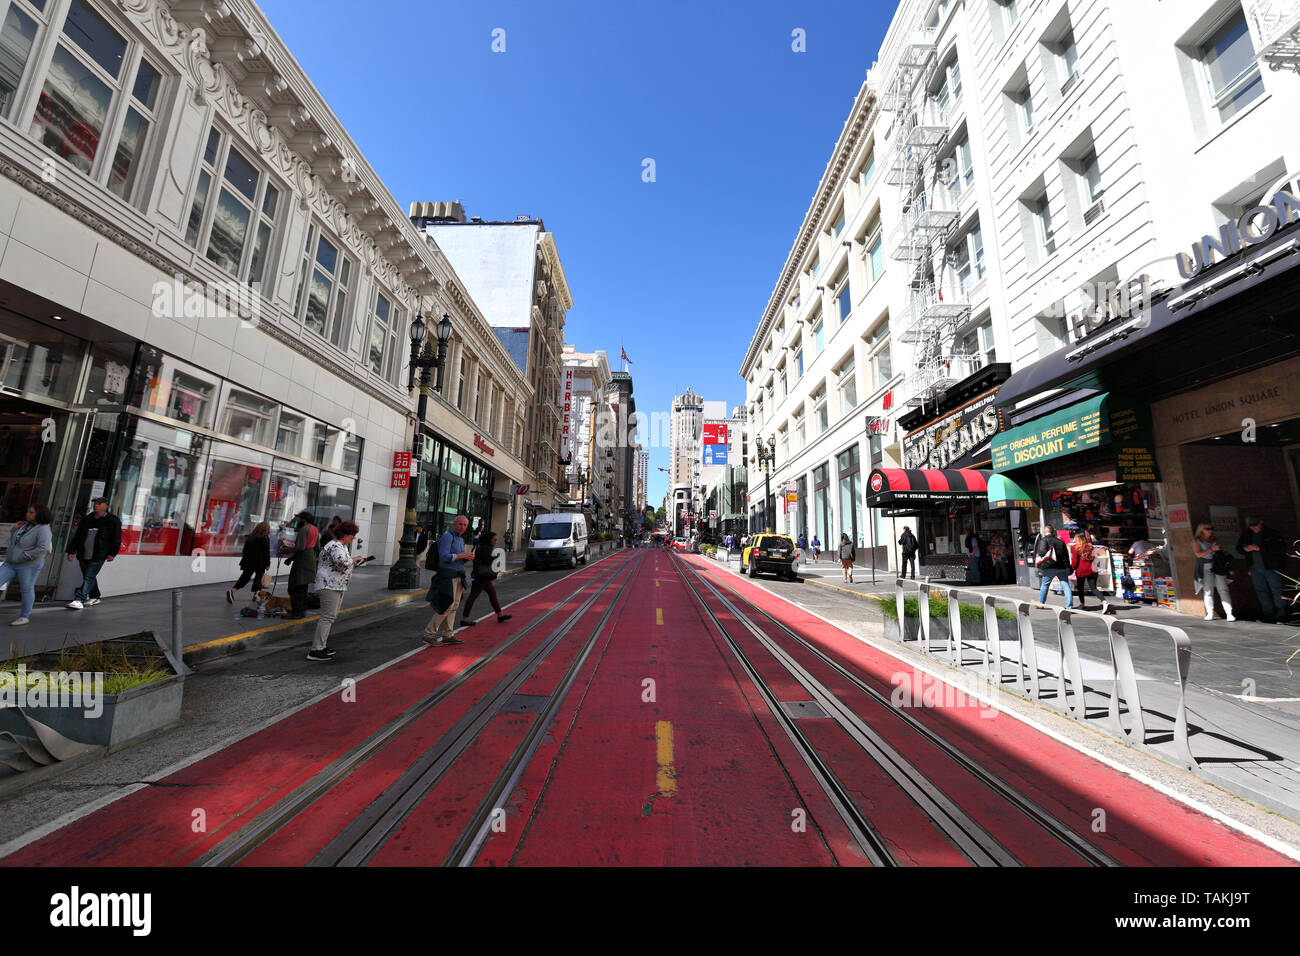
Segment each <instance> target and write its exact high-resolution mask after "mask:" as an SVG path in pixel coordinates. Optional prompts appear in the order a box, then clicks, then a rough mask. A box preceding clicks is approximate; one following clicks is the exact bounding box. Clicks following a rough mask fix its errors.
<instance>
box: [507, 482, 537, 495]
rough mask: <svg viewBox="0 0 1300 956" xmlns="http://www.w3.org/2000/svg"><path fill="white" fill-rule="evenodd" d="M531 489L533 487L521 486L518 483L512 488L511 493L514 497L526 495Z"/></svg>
mask: <svg viewBox="0 0 1300 956" xmlns="http://www.w3.org/2000/svg"><path fill="white" fill-rule="evenodd" d="M531 489H532V485H521V484H519V483H518V482H516V483H514V484H512V485H511V486H510V493H511V494H512V495H526V494H528V492H529V491H530V490H531Z"/></svg>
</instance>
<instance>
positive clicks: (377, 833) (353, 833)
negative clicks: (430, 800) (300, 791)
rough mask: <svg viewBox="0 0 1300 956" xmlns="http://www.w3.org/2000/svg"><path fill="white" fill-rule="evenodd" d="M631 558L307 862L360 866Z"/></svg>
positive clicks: (436, 782) (529, 675)
mask: <svg viewBox="0 0 1300 956" xmlns="http://www.w3.org/2000/svg"><path fill="white" fill-rule="evenodd" d="M634 560H635V557H630V558H629V559H628V560H627V561H625V562H624V563H623V564H621V565H620V566H619V568H618V569H617V571H615V573H614V574H613V575H611V576H610V577H609V578H607V579H606V580H605V581H604V582H603V583H602V584H601V585H600V587H599V589H598V590H597V591H595V592H594V593H593V594H592V595H591V596H590V597H588V598H587V599H586V600H585V601H584V602H583V603H582V605H581V606H579V607H578V608H577V609H576V610H575V611H574V612H573V613H572V614H570V615H569V616H568V617H567V618H565V620H564V621H563V622H562V623H561V624H560V626H559V627H557V628H556V629H555V630H554V631H552V632H551V633H550V634H549V635H547V637H546V639H545V640H543V641H542V642H541V643H540V644H538V645H537V647H535V648H533V650H531V651H530V652H529V653H528V654H527V655H526V656H525V657H524V658H523V659H522V660H521V661H520V662H519V663H518V664H516V665H515V666H514V667H513V668H512V669H511V670H510V672H509V673H508V674H507V675H506V676H505V677H503V678H502V679H501V680H499V681H498V682H497V683H496V684H495V685H494V686H493V688H492V689H491V690H489V691H488V692H487V693H486V694H485V695H484V696H483V697H482V698H481V699H480V700H479V702H478V703H477V704H475V705H474V706H473V707H471V708H470V709H469V710H468V711H466V712H465V713H464V714H463V715H461V717H460V719H458V720H457V721H456V723H455V724H454V725H453V726H452V727H451V729H450V730H448V731H447V732H446V733H444V734H443V735H442V736H441V737H440V738H439V739H438V740H437V742H435V743H434V745H433V746H432V747H430V748H429V749H428V750H426V751H425V752H424V753H423V754H422V755H421V756H420V757H419V758H418V759H417V760H416V761H415V762H414V763H413V764H411V765H410V766H409V767H407V769H406V770H404V771H403V772H402V774H401V775H400V776H399V777H398V778H397V780H396V781H394V782H393V783H392V784H390V785H389V786H388V787H387V788H385V790H384V792H383V793H381V794H380V795H379V796H378V797H377V798H376V799H375V800H374V801H373V802H371V804H370V805H369V806H368V807H366V809H365V810H364V811H362V813H360V814H359V815H358V816H356V817H355V818H354V819H353V820H352V821H351V822H350V823H349V824H348V825H347V827H345V828H344V829H343V831H342V832H341V833H339V834H337V835H336V836H335V837H334V839H332V840H331V841H330V842H329V843H328V844H327V845H326V846H325V848H324V849H322V850H321V851H320V852H319V853H318V854H317V855H316V857H315V858H314V859H313V860H312V861H311V862H310V863H309V864H308V866H361V865H363V864H365V863H366V862H367V861H368V860H369V859H370V858H371V857H372V856H374V854H375V853H376V852H378V851H379V849H380V848H381V847H382V846H383V845H384V844H385V843H386V842H387V841H388V839H389V838H390V837H391V836H392V834H393V833H395V832H396V831H397V829H398V828H399V827H400V826H401V825H402V824H403V823H404V822H405V821H406V819H407V817H409V816H410V815H411V813H412V812H413V811H414V810H415V809H416V807H418V806H419V805H420V804H421V803H422V802H423V801H424V799H425V797H427V796H428V794H429V792H430V791H431V790H432V789H433V788H434V787H435V786H437V784H438V783H439V781H441V780H442V778H443V777H444V776H445V775H446V773H447V771H448V770H449V769H450V768H451V767H452V766H453V765H454V764H455V763H456V761H457V760H459V759H460V757H461V756H462V755H463V754H464V753H465V751H466V750H468V749H469V747H470V746H471V745H472V744H473V743H474V742H475V741H476V740H477V739H478V736H479V734H480V733H482V731H483V729H484V728H485V727H486V726H487V725H488V724H489V723H490V722H491V720H492V718H494V717H495V716H496V715H497V714H498V713H499V712H500V711H501V708H502V706H503V705H504V703H505V702H506V701H507V700H508V699H509V698H510V697H511V696H513V695H514V694H515V693H516V692H517V691H518V689H519V688H520V687H521V686H522V685H523V684H524V683H525V681H527V680H528V678H529V677H531V676H532V675H533V673H534V672H535V671H536V669H537V667H538V666H539V665H540V664H541V663H542V662H543V661H544V660H546V658H547V657H549V656H550V655H551V653H552V652H553V651H554V650H555V649H556V648H557V647H558V646H559V644H560V643H561V642H562V641H563V640H564V638H565V637H567V636H568V635H569V633H570V632H571V631H572V630H573V629H574V628H575V627H576V626H577V625H578V623H579V622H580V621H581V620H582V618H583V617H585V616H586V615H587V613H588V612H589V611H590V610H591V608H592V607H593V606H594V605H595V604H596V602H597V601H598V600H599V599H600V598H601V596H602V595H604V594H605V593H606V592H607V591H608V590H609V589H610V587H611V586H612V585H613V583H614V581H615V580H616V579H617V578H618V577H619V576H620V575H622V574H623V572H624V571H625V570H627V568H628V567H629V566H630V565H631V564H632V563H633V561H634ZM629 577H630V576H629ZM626 585H627V579H625V580H624V582H623V585H622V586H621V587H620V588H619V591H618V594H619V595H621V594H622V592H623V590H624V588H626ZM617 597H618V595H616V596H615V603H616V602H617Z"/></svg>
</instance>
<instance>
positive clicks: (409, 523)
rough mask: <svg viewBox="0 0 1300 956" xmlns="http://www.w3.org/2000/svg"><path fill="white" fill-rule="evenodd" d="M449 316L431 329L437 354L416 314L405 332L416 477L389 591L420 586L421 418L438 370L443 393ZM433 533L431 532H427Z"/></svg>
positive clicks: (409, 487)
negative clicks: (414, 394) (413, 398)
mask: <svg viewBox="0 0 1300 956" xmlns="http://www.w3.org/2000/svg"><path fill="white" fill-rule="evenodd" d="M454 331H455V330H454V329H453V328H452V324H451V316H449V315H447V314H446V313H443V316H442V320H441V321H439V322H438V324H437V325H435V326H434V327H433V333H434V337H435V338H436V339H437V341H438V351H437V353H436V354H435V353H433V352H432V351H431V350H430V348H429V326H428V325H427V324H425V321H424V317H423V316H422V315H420V314H418V313H417V314H416V316H415V321H414V322H412V323H411V327H410V328H409V329H407V334H408V335H409V336H410V337H411V361H410V367H409V368H408V370H407V374H406V388H407V391H410V390H412V389H414V388H415V373H416V371H417V370H418V371H419V373H420V397H419V400H418V401H417V402H416V406H415V408H416V410H415V433H414V435H413V436H412V438H411V465H412V468H413V469H414V470H415V471H416V474H415V475H413V476H412V477H411V478H409V479H408V481H407V484H406V517H405V518H404V520H403V530H402V540H401V541H400V542H399V544H398V558H397V563H396V564H394V565H393V566H392V567H391V568H389V569H388V590H390V591H398V590H410V589H412V588H417V587H419V586H420V567H419V565H417V564H416V563H415V521H416V517H415V510H416V506H417V504H418V503H419V487H420V484H419V480H420V479H419V467H420V465H419V462H420V460H421V457H422V448H423V444H424V416H425V413H426V412H427V411H428V407H429V379H430V378H431V377H432V373H433V370H434V369H437V370H438V380H437V382H435V383H434V385H433V390H434V391H436V392H441V391H442V369H443V366H444V365H445V364H446V362H447V346H448V344H449V343H450V342H451V336H452V333H453V332H454ZM430 530H433V529H430Z"/></svg>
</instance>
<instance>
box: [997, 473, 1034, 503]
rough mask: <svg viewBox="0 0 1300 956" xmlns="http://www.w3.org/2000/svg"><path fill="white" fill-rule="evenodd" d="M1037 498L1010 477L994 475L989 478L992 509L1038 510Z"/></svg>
mask: <svg viewBox="0 0 1300 956" xmlns="http://www.w3.org/2000/svg"><path fill="white" fill-rule="evenodd" d="M1026 484H1028V482H1026ZM1035 498H1036V495H1035V494H1034V493H1032V492H1029V491H1026V490H1025V489H1024V488H1023V487H1021V485H1020V483H1019V482H1017V481H1016V480H1015V479H1014V478H1012V477H1010V476H1009V475H998V474H994V475H992V476H990V478H989V507H990V508H1037V507H1038V502H1037V501H1036V500H1035Z"/></svg>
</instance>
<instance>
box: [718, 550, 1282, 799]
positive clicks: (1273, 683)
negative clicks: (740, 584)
mask: <svg viewBox="0 0 1300 956" xmlns="http://www.w3.org/2000/svg"><path fill="white" fill-rule="evenodd" d="M719 563H720V564H724V565H725V566H726V567H727V568H728V570H730V571H732V572H733V573H735V574H740V573H741V572H740V557H739V552H738V551H737V552H735V553H733V555H732V557H731V560H730V561H722V560H719ZM799 573H800V576H801V578H802V580H803V583H802V584H793V583H787V582H781V581H773V579H772V578H771V577H770V576H768V577H764V576H762V575H760V576H759V578H758V581H760V582H762V583H763V584H764V586H767V587H769V588H770V589H771V590H772V591H774V592H775V593H777V594H779V595H781V596H782V597H787V598H791V597H794V596H796V595H797V593H798V590H799V589H801V588H808V587H809V585H811V586H813V587H814V588H816V589H817V590H818V591H823V590H826V591H828V592H829V591H833V592H835V593H836V594H837V595H851V596H853V597H855V598H857V599H860V600H861V601H862V603H863V606H864V607H863V611H864V614H863V618H864V620H866V621H874V620H883V613H882V612H881V611H880V610H879V606H878V604H877V603H876V602H875V601H872V600H870V599H871V598H872V597H873V596H874V597H885V598H890V599H892V598H893V596H894V576H893V574H892V573H890V572H880V571H877V574H876V582H875V583H874V584H873V583H872V582H871V572H870V569H867V572H866V574H865V575H864V574H863V573H862V571H861V569H856V570H855V572H854V578H855V583H853V584H848V583H845V582H844V581H843V578H842V574H841V570H840V567H839V564H838V562H836V563H835V564H834V565H831V564H828V563H827V562H826V561H825V560H824V559H823V561H822V562H821V564H811V565H809V564H801V566H800V568H799ZM931 583H932V584H936V585H937V586H938V587H940V588H943V587H951V588H957V589H959V590H960V589H962V588H963V587H964V582H962V581H941V582H940V581H933V580H932V582H931ZM977 590H980V591H983V592H986V593H992V594H999V595H1002V594H1005V595H1006V596H1007V597H1010V598H1018V599H1021V600H1028V601H1037V599H1038V591H1037V590H1036V589H1031V588H1026V587H1018V586H1016V585H992V586H988V587H983V586H981V587H979V588H978V589H977ZM792 592H793V593H792ZM909 593H912V594H915V591H909ZM1047 600H1048V604H1049V605H1052V606H1053V607H1060V606H1061V604H1062V600H1063V599H1062V597H1061V596H1059V595H1054V594H1049V595H1048V599H1047ZM1089 601H1090V606H1091V607H1094V608H1095V604H1096V601H1095V598H1092V597H1090V598H1089ZM800 603H805V602H804V601H802V600H801V601H800ZM1112 606H1113V607H1115V609H1116V618H1117V619H1119V620H1124V621H1150V622H1153V623H1158V624H1164V625H1168V626H1172V627H1177V628H1181V629H1182V630H1183V631H1185V632H1186V634H1187V636H1188V639H1189V640H1190V642H1191V664H1190V668H1189V673H1188V683H1187V698H1186V699H1187V710H1188V722H1189V740H1190V743H1191V748H1192V753H1193V754H1194V755H1195V756H1196V757H1197V759H1198V760H1199V761H1200V766H1199V767H1198V768H1197V770H1196V771H1195V772H1196V773H1197V774H1198V775H1199V776H1201V777H1202V778H1203V779H1206V780H1208V781H1210V782H1212V783H1214V784H1216V785H1217V786H1220V787H1222V788H1224V789H1225V790H1228V791H1230V792H1232V793H1236V794H1238V795H1240V796H1243V797H1246V798H1247V799H1249V800H1252V801H1253V802H1255V803H1258V804H1260V805H1262V806H1265V807H1268V808H1269V809H1272V810H1274V811H1276V812H1279V813H1282V814H1284V815H1286V816H1288V817H1290V818H1292V819H1295V820H1300V667H1298V666H1296V665H1297V664H1300V657H1298V658H1297V659H1296V661H1293V662H1292V664H1291V665H1289V666H1288V665H1287V663H1286V659H1287V657H1289V656H1290V655H1291V653H1292V652H1293V651H1295V650H1296V648H1297V647H1298V646H1300V629H1297V628H1294V627H1290V626H1286V625H1276V624H1261V623H1258V622H1253V621H1236V622H1233V623H1229V622H1227V621H1224V620H1216V621H1205V620H1202V619H1201V618H1199V617H1194V616H1192V615H1188V614H1178V613H1175V612H1172V611H1168V610H1163V609H1160V608H1155V607H1148V606H1145V605H1133V604H1125V603H1123V602H1118V603H1115V604H1113V605H1112ZM1030 620H1031V622H1032V624H1033V628H1034V638H1035V646H1036V650H1037V653H1038V657H1039V670H1040V675H1041V676H1043V677H1045V676H1046V675H1047V674H1049V673H1050V674H1053V675H1054V674H1055V673H1057V672H1058V670H1059V669H1058V667H1057V650H1056V646H1057V635H1056V618H1055V613H1054V611H1052V610H1042V611H1039V610H1033V611H1031V612H1030ZM963 623H964V626H963V629H962V644H963V646H964V648H965V653H964V655H963V663H964V664H965V665H966V670H967V671H968V672H969V670H970V669H971V667H972V666H973V665H974V664H975V662H976V659H977V658H979V659H980V661H981V662H982V658H983V654H984V643H985V642H984V640H983V637H984V635H983V628H982V624H981V622H978V621H976V622H963ZM1074 624H1075V636H1076V639H1077V641H1078V645H1079V653H1080V656H1081V659H1082V660H1081V663H1082V666H1083V670H1084V683H1085V684H1086V686H1087V688H1088V690H1089V694H1088V720H1087V721H1086V722H1085V723H1086V725H1087V726H1091V727H1094V728H1096V729H1098V730H1102V731H1103V732H1106V733H1112V734H1113V733H1114V731H1113V730H1112V729H1111V728H1110V727H1109V726H1108V723H1107V722H1106V720H1105V719H1104V718H1105V713H1106V711H1105V707H1106V705H1107V703H1108V702H1109V700H1110V696H1111V694H1112V693H1113V679H1112V671H1111V660H1110V644H1109V641H1108V639H1107V635H1106V629H1105V625H1104V624H1103V623H1102V621H1101V620H1100V619H1099V618H1095V617H1090V618H1083V617H1076V618H1075V621H1074ZM888 643H891V644H893V645H894V646H896V647H900V648H902V649H903V650H902V651H901V653H902V654H903V655H908V654H911V653H919V646H918V644H917V643H916V642H915V641H908V642H904V643H902V644H899V642H897V641H896V640H891V641H888ZM1130 648H1131V651H1132V654H1133V661H1134V666H1135V669H1136V671H1137V674H1138V678H1139V683H1140V688H1141V694H1142V705H1143V706H1142V709H1143V713H1144V716H1145V719H1146V721H1147V728H1148V732H1147V746H1146V749H1147V750H1148V751H1149V752H1151V753H1155V754H1157V755H1158V756H1160V757H1162V758H1164V759H1166V760H1169V761H1170V762H1172V763H1175V764H1179V765H1181V763H1180V761H1179V760H1178V759H1177V756H1176V754H1175V753H1174V751H1173V747H1172V744H1171V742H1170V737H1171V733H1170V731H1171V729H1172V726H1173V715H1174V713H1175V712H1176V705H1177V699H1178V694H1177V683H1176V678H1177V668H1176V665H1175V662H1174V658H1173V654H1172V652H1171V650H1170V644H1169V641H1168V640H1167V639H1166V638H1164V637H1161V636H1157V635H1156V634H1155V632H1152V631H1143V630H1141V629H1139V630H1137V631H1135V632H1133V633H1132V634H1131V635H1130ZM1017 654H1018V648H1017V647H1016V646H1015V644H1014V643H1011V644H1007V643H1004V644H1003V645H1002V656H1003V660H1004V661H1005V662H1007V667H1006V671H1007V672H1008V673H1010V672H1011V671H1012V670H1013V665H1014V663H1015V660H1016V657H1015V656H1014V655H1017ZM926 660H928V661H933V662H935V663H937V664H941V665H944V666H950V667H955V665H952V664H950V663H949V661H948V658H947V657H940V656H933V655H931V656H926ZM1001 688H1002V690H1004V691H1007V692H1009V693H1013V694H1016V693H1017V690H1016V687H1015V684H1014V683H1009V682H1006V681H1004V683H1003V684H1002V685H1001ZM1038 703H1040V704H1041V705H1043V706H1047V707H1048V708H1049V709H1052V710H1056V711H1062V710H1063V708H1062V707H1061V706H1060V704H1059V702H1057V701H1053V700H1051V699H1048V700H1045V701H1044V700H1040V701H1039V702H1038Z"/></svg>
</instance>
